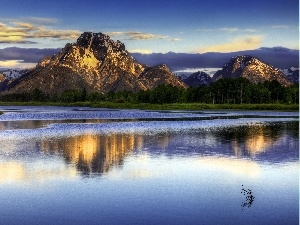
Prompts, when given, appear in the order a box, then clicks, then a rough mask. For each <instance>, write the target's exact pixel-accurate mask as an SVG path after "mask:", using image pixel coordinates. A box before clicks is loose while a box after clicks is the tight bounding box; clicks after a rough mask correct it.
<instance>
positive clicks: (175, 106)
mask: <svg viewBox="0 0 300 225" xmlns="http://www.w3.org/2000/svg"><path fill="white" fill-rule="evenodd" d="M0 106H66V107H68V106H69V107H70V106H72V107H76V106H77V107H91V108H110V109H141V110H283V111H299V104H203V103H169V104H150V103H115V102H75V103H61V102H0ZM1 114H2V113H1Z"/></svg>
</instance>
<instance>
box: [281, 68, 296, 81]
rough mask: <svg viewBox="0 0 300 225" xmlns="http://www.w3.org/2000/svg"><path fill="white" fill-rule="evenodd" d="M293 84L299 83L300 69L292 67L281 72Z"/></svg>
mask: <svg viewBox="0 0 300 225" xmlns="http://www.w3.org/2000/svg"><path fill="white" fill-rule="evenodd" d="M281 71H282V72H283V73H284V74H285V75H286V76H287V77H288V79H289V80H290V81H291V82H293V83H299V68H295V67H291V68H289V69H283V70H281Z"/></svg>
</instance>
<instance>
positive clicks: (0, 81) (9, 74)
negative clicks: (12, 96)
mask: <svg viewBox="0 0 300 225" xmlns="http://www.w3.org/2000/svg"><path fill="white" fill-rule="evenodd" d="M26 72H28V70H16V69H6V70H3V71H0V91H2V90H5V89H6V87H7V85H8V84H10V83H11V82H13V81H14V80H15V79H18V78H19V77H21V76H22V75H23V74H25V73H26Z"/></svg>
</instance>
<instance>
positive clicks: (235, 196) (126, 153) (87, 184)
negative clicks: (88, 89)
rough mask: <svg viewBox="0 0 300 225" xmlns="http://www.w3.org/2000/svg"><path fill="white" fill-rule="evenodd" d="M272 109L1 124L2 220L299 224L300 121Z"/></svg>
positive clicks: (0, 197)
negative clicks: (248, 202)
mask: <svg viewBox="0 0 300 225" xmlns="http://www.w3.org/2000/svg"><path fill="white" fill-rule="evenodd" d="M59 110H61V108H58V109H56V111H55V112H59V113H62V112H63V113H66V114H68V111H63V110H62V111H59ZM55 112H54V113H53V112H51V113H53V114H55ZM71 112H72V114H73V113H74V111H71ZM116 112H118V111H111V113H112V114H113V113H116ZM22 113H23V114H24V115H23V116H24V117H28V115H25V114H26V112H22ZM30 113H31V114H33V115H31V116H30V117H32V116H33V117H34V114H35V111H34V110H33V112H30ZM38 113H40V112H38ZM93 113H94V112H93ZM106 113H107V112H106ZM138 113H139V114H137V117H140V115H141V114H143V117H142V118H149V117H153V115H154V114H155V116H157V115H159V114H157V113H156V112H151V113H152V114H151V115H146V114H147V113H146V112H144V111H139V112H138ZM225 113H226V112H225ZM234 113H235V112H231V114H234ZM12 114H15V113H12ZM12 114H10V115H4V120H6V119H5V118H8V117H10V118H12V117H13V115H12ZM53 114H52V115H53ZM121 114H122V113H121ZM121 114H120V113H119V115H121ZM165 114H167V113H165ZM194 114H195V113H193V116H195V115H194ZM237 114H238V113H237ZM244 114H249V112H246V113H244ZM250 114H251V113H250ZM278 114H279V115H283V116H282V117H280V116H278V115H273V116H274V117H276V116H277V118H275V119H274V120H273V121H272V119H271V118H265V119H260V118H259V116H258V115H256V117H254V118H252V119H251V118H248V119H247V120H243V119H220V118H218V119H216V120H197V121H176V120H174V121H162V122H156V121H140V120H139V121H137V122H134V121H125V122H120V121H119V122H111V121H103V118H93V120H94V121H89V120H87V121H83V119H84V118H80V120H79V119H77V120H76V121H71V122H72V123H69V121H66V120H60V121H57V120H55V117H56V116H57V115H54V116H52V117H50V118H46V119H43V120H28V119H27V120H23V121H20V123H19V124H18V123H17V122H16V121H14V122H8V120H6V122H5V123H6V125H7V124H8V125H7V126H5V123H4V122H2V125H3V124H4V125H3V126H2V131H0V139H1V146H2V147H1V150H0V202H1V206H0V217H1V220H2V221H3V222H0V224H1V223H3V224H41V223H43V224H83V223H85V224H233V222H234V223H235V224H298V219H299V215H298V213H299V211H298V210H299V208H298V207H299V203H298V202H299V164H298V160H299V138H298V137H299V125H298V121H297V119H295V118H293V117H295V115H293V114H291V113H287V115H285V114H284V113H280V112H279V113H278ZM95 115H96V114H95ZM132 115H133V114H132ZM144 115H146V116H144ZM184 115H189V114H188V113H185V114H184ZM198 115H199V116H200V117H201V116H202V114H201V113H199V114H198ZM40 116H41V115H38V117H40ZM155 116H154V117H153V118H155ZM160 116H161V115H159V117H160ZM167 116H168V117H169V118H173V117H172V116H174V114H170V113H169V114H167ZM206 116H207V115H206ZM17 117H18V118H20V115H17ZM53 117H54V118H53ZM79 117H81V116H79ZM175 117H176V118H178V117H180V113H179V114H178V113H176V115H175ZM132 118H133V116H132ZM278 118H279V119H278ZM280 118H283V119H280ZM290 118H292V119H290ZM68 119H72V118H69V117H68ZM87 119H91V118H87ZM96 119H99V121H98V122H96V123H95V120H96ZM110 119H111V118H110ZM118 119H124V117H123V116H121V117H119V118H118ZM139 119H141V118H139ZM0 120H1V117H0ZM280 120H281V121H280ZM47 121H48V122H47ZM49 121H55V123H56V124H52V122H49ZM228 121H229V122H228ZM233 121H234V122H233ZM9 123H11V124H15V125H17V126H21V127H22V129H18V128H14V129H11V124H9ZM228 123H230V124H232V125H231V126H228ZM20 124H21V125H20ZM103 124H105V125H103ZM203 124H204V125H203ZM181 128H182V129H181ZM189 128H190V129H189ZM103 129H104V130H103ZM107 130H109V132H106V131H107ZM242 185H243V186H242ZM242 188H245V189H251V191H252V192H253V196H254V197H255V200H254V201H253V203H252V206H251V208H244V209H242V208H243V207H241V205H242V203H243V202H244V201H245V196H244V195H243V194H241V191H242ZM22 221H23V222H22Z"/></svg>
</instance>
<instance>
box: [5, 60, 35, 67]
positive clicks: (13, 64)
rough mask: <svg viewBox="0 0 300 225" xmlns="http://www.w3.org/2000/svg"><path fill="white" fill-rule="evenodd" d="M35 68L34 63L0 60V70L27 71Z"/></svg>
mask: <svg viewBox="0 0 300 225" xmlns="http://www.w3.org/2000/svg"><path fill="white" fill-rule="evenodd" d="M35 66H36V63H24V62H23V61H21V60H6V61H1V60H0V68H7V69H16V68H18V69H29V68H33V67H35Z"/></svg>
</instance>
